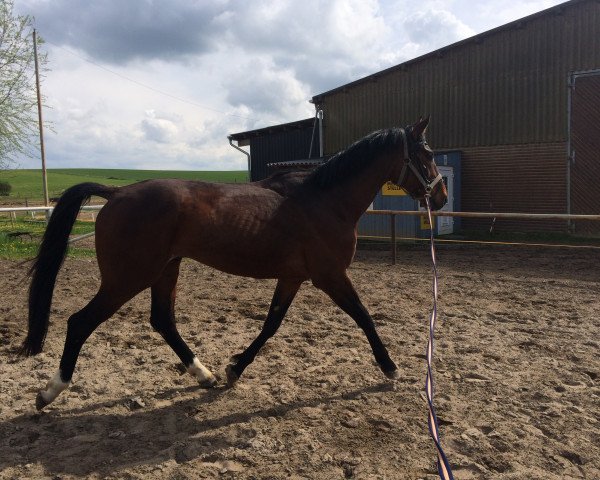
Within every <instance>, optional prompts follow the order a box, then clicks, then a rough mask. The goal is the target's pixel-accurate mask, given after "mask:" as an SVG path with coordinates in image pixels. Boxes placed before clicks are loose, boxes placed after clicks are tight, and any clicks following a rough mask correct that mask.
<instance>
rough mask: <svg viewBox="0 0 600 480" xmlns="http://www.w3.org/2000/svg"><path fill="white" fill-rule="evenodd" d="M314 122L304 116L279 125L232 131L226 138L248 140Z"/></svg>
mask: <svg viewBox="0 0 600 480" xmlns="http://www.w3.org/2000/svg"><path fill="white" fill-rule="evenodd" d="M314 123H315V119H314V117H313V118H305V119H304V120H297V121H295V122H289V123H281V124H279V125H271V126H269V127H264V128H258V129H256V130H248V131H247V132H240V133H233V134H231V135H228V136H227V138H230V139H231V140H236V141H240V140H248V139H251V138H256V137H261V136H264V135H271V134H273V133H279V132H287V131H290V130H298V129H302V128H306V127H312V126H313V125H314Z"/></svg>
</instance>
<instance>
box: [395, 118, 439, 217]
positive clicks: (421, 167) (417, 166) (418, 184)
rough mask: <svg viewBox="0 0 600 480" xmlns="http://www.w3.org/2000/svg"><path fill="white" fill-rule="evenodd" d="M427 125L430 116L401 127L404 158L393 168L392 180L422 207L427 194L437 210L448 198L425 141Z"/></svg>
mask: <svg viewBox="0 0 600 480" xmlns="http://www.w3.org/2000/svg"><path fill="white" fill-rule="evenodd" d="M427 125H429V117H427V118H426V119H425V120H419V121H418V122H417V123H415V124H414V125H410V126H409V127H406V128H405V129H404V131H403V139H402V140H403V144H404V145H403V148H404V153H403V160H402V162H401V164H400V166H399V167H398V168H397V169H395V175H394V179H393V180H392V181H393V182H394V183H395V184H396V185H398V186H399V187H402V188H403V189H404V190H406V191H407V192H408V193H409V195H410V196H411V197H413V198H415V199H417V200H419V201H420V203H421V206H423V207H424V206H425V196H426V195H429V201H430V205H431V208H432V209H433V210H439V209H440V208H442V207H443V206H444V205H446V202H447V201H448V191H447V190H446V185H445V184H444V182H443V180H442V176H441V174H440V172H439V171H438V169H437V166H436V164H435V160H434V158H433V150H432V149H431V148H430V147H429V145H427V141H426V140H425V130H427ZM398 172H399V174H398ZM396 175H397V176H396Z"/></svg>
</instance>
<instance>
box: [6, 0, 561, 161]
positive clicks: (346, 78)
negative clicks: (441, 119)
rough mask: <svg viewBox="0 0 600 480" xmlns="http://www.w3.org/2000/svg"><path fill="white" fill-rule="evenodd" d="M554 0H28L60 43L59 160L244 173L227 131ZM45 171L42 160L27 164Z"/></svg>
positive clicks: (55, 141) (52, 142)
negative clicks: (42, 167)
mask: <svg viewBox="0 0 600 480" xmlns="http://www.w3.org/2000/svg"><path fill="white" fill-rule="evenodd" d="M559 3H562V2H561V1H553V0H513V1H510V2H507V1H506V0H478V1H477V2H473V1H471V0H445V1H442V0H420V1H418V2H417V1H410V0H303V1H298V0H194V1H193V0H188V1H185V0H168V1H167V0H165V1H159V0H102V1H94V2H89V1H87V0H15V10H16V12H18V13H20V14H27V15H31V16H33V17H34V18H35V25H36V28H37V29H38V32H39V34H40V35H41V36H42V37H43V38H44V39H45V40H46V41H47V43H46V44H45V46H44V48H45V50H46V51H47V52H48V55H49V68H50V71H49V72H48V74H47V76H46V78H45V80H44V82H43V86H42V88H43V91H44V94H45V96H46V97H47V104H48V106H49V108H48V109H46V110H45V118H46V119H47V120H49V121H50V122H51V123H52V128H53V132H46V156H47V164H48V167H49V168H65V167H95V168H140V169H165V170H173V169H180V170H238V169H240V170H241V169H244V168H245V167H246V161H245V157H244V156H243V155H242V154H241V153H240V152H237V151H236V150H234V149H233V148H231V147H230V146H229V144H228V141H227V135H228V134H231V133H237V132H242V131H246V130H252V129H255V128H261V127H265V126H268V125H273V124H278V123H285V122H290V121H295V120H300V119H303V118H308V117H311V116H313V115H314V108H313V106H312V105H311V104H310V103H309V100H310V99H311V98H312V97H313V96H314V95H316V94H319V93H323V92H325V91H327V90H330V89H332V88H335V87H337V86H340V85H343V84H344V83H347V82H350V81H353V80H356V79H358V78H361V77H363V76H365V75H368V74H371V73H374V72H377V71H379V70H381V69H384V68H387V67H389V66H392V65H396V64H398V63H401V62H403V61H406V60H409V59H411V58H414V57H416V56H419V55H422V54H424V53H427V52H430V51H432V50H435V49H437V48H440V47H442V46H445V45H448V44H450V43H453V42H456V41H458V40H461V39H463V38H467V37H469V36H472V35H475V34H477V33H480V32H483V31H486V30H489V29H491V28H494V27H497V26H499V25H502V24H504V23H507V22H510V21H512V20H516V19H518V18H520V17H523V16H525V15H529V14H531V13H534V12H537V11H539V10H543V9H545V8H549V7H551V6H553V5H556V4H559ZM19 163H20V166H21V167H23V168H37V167H38V166H39V161H38V160H36V159H22V160H21V161H20V162H19Z"/></svg>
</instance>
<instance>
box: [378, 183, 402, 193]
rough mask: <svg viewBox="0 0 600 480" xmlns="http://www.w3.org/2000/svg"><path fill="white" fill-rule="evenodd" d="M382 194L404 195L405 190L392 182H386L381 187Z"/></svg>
mask: <svg viewBox="0 0 600 480" xmlns="http://www.w3.org/2000/svg"><path fill="white" fill-rule="evenodd" d="M381 194H382V195H406V190H404V189H403V188H402V187H399V186H398V185H394V184H393V183H392V182H387V183H385V184H384V185H383V187H382V188H381Z"/></svg>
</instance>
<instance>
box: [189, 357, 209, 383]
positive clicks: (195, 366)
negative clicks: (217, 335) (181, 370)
mask: <svg viewBox="0 0 600 480" xmlns="http://www.w3.org/2000/svg"><path fill="white" fill-rule="evenodd" d="M187 371H188V373H189V374H190V375H193V376H195V377H196V378H198V380H199V381H200V382H205V381H213V380H214V379H215V376H214V375H213V374H212V373H211V371H210V370H209V369H208V368H206V367H205V366H204V365H202V364H201V363H200V360H198V359H197V358H196V357H194V360H193V361H192V363H191V365H188V367H187Z"/></svg>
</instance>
